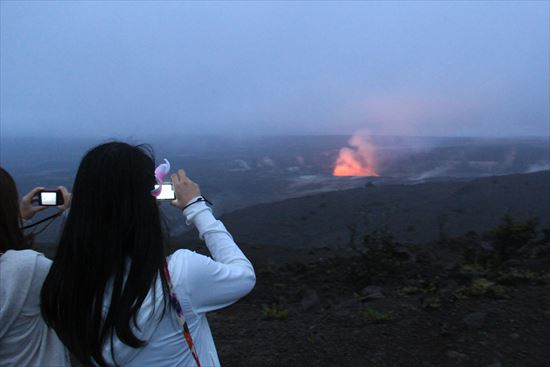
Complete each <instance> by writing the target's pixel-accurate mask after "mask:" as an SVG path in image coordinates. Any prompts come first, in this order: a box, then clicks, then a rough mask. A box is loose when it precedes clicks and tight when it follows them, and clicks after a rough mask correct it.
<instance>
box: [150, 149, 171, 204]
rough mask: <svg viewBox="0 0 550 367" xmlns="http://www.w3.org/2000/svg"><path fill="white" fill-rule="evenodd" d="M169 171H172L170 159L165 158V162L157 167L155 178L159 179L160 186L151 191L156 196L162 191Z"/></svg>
mask: <svg viewBox="0 0 550 367" xmlns="http://www.w3.org/2000/svg"><path fill="white" fill-rule="evenodd" d="M169 172H170V162H168V159H166V158H164V163H161V164H160V165H159V166H158V167H157V168H156V169H155V180H156V181H157V185H159V187H157V188H156V189H154V190H153V191H151V194H152V195H153V196H154V197H157V196H159V195H160V192H161V191H162V183H163V182H164V177H166V176H167V175H168V173H169Z"/></svg>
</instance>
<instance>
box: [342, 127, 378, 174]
mask: <svg viewBox="0 0 550 367" xmlns="http://www.w3.org/2000/svg"><path fill="white" fill-rule="evenodd" d="M349 145H350V146H351V148H350V147H344V148H342V149H340V154H339V155H338V159H337V160H336V165H335V166H334V170H333V171H332V175H333V176H378V172H377V171H376V160H375V157H374V146H373V144H372V143H371V140H370V137H369V136H368V135H367V134H366V133H365V132H359V133H356V134H354V135H353V136H352V137H351V138H350V140H349Z"/></svg>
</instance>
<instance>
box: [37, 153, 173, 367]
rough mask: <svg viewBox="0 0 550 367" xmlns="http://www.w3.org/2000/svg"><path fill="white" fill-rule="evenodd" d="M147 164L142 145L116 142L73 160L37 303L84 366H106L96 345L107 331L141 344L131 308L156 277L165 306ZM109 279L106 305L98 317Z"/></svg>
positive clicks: (157, 220)
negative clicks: (66, 205)
mask: <svg viewBox="0 0 550 367" xmlns="http://www.w3.org/2000/svg"><path fill="white" fill-rule="evenodd" d="M154 168H155V167H154V159H153V157H152V153H151V150H150V149H149V148H147V147H144V146H132V145H129V144H126V143H122V142H110V143H106V144H102V145H99V146H97V147H95V148H93V149H91V150H90V151H88V152H87V153H86V155H85V156H84V158H83V159H82V161H81V162H80V167H79V168H78V172H77V175H76V179H75V182H74V185H73V196H72V202H71V209H70V212H69V215H68V217H67V220H66V223H65V226H64V229H63V231H62V234H61V238H60V240H59V247H58V250H57V255H56V257H55V260H54V262H53V265H52V267H51V269H50V272H49V274H48V276H47V278H46V280H45V282H44V285H43V287H42V293H41V307H42V316H43V317H44V320H45V321H46V323H47V324H48V325H49V326H50V327H52V328H53V329H54V330H55V331H56V332H57V335H58V336H59V338H60V339H61V341H62V342H63V343H64V344H65V345H66V346H67V348H68V349H69V350H70V351H71V353H72V354H73V355H74V356H75V357H76V358H77V359H78V360H79V361H80V362H81V363H84V364H86V365H90V364H93V362H95V363H98V364H100V365H106V362H105V359H104V358H103V355H102V348H103V345H104V343H105V342H108V341H107V338H112V337H113V334H114V333H116V335H117V336H118V338H119V339H120V340H121V341H122V342H123V343H125V344H127V345H129V346H131V347H133V348H139V347H142V346H143V345H144V344H145V342H144V341H143V340H140V339H139V338H138V337H136V335H135V334H134V333H133V332H132V329H131V324H132V323H133V324H134V325H135V326H137V325H136V318H137V313H138V311H139V309H140V307H141V305H142V303H143V301H144V299H145V297H146V296H147V293H148V292H149V291H150V290H151V289H153V291H154V290H155V286H154V284H155V282H156V281H157V279H158V277H159V276H160V278H161V281H162V290H163V293H164V298H163V299H164V302H163V306H162V307H166V305H167V304H168V302H166V300H167V298H166V297H167V295H168V291H167V289H168V288H167V281H166V279H165V277H164V275H163V271H162V269H163V264H164V258H165V248H164V244H165V241H164V237H163V230H162V225H161V218H160V213H159V209H158V206H157V203H156V200H155V198H154V197H153V196H152V195H151V190H152V189H153V188H154V184H155V179H154ZM108 282H112V293H111V294H110V295H109V296H110V298H111V303H110V306H109V310H108V312H107V313H106V315H104V314H103V313H102V309H103V301H104V295H105V291H106V288H107V284H108ZM153 299H155V297H153ZM163 312H164V311H163ZM114 357H115V356H114V355H113V359H114Z"/></svg>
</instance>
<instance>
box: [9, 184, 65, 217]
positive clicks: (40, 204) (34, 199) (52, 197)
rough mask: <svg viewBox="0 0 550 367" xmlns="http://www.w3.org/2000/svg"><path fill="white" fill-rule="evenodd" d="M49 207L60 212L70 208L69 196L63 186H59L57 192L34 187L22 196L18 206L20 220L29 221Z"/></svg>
mask: <svg viewBox="0 0 550 367" xmlns="http://www.w3.org/2000/svg"><path fill="white" fill-rule="evenodd" d="M33 204H37V205H33ZM50 206H55V207H57V209H59V210H61V211H64V210H67V209H68V208H69V207H70V206H71V194H70V193H69V191H68V190H67V188H66V187H65V186H59V187H58V188H57V190H46V189H45V188H44V187H35V188H34V189H32V190H31V191H30V192H28V193H27V194H26V195H25V196H23V198H22V199H21V203H20V204H19V211H20V212H21V218H23V219H25V220H29V219H31V218H32V217H34V216H35V215H36V214H37V213H39V212H41V211H42V210H44V209H47V208H48V207H50Z"/></svg>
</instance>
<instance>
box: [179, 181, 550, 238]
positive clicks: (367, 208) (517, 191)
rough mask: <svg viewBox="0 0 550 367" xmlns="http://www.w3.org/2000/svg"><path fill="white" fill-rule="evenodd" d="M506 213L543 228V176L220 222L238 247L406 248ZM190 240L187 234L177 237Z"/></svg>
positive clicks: (334, 200)
mask: <svg viewBox="0 0 550 367" xmlns="http://www.w3.org/2000/svg"><path fill="white" fill-rule="evenodd" d="M506 213H509V214H511V215H512V216H513V217H514V218H519V219H527V218H529V217H538V218H539V220H540V222H541V223H542V224H544V225H546V226H547V225H550V171H542V172H537V173H531V174H515V175H507V176H493V177H485V178H478V179H470V180H468V181H466V182H464V181H452V180H449V181H445V182H431V183H424V184H417V185H388V186H376V185H374V186H370V185H369V186H366V187H364V188H359V189H352V190H342V191H334V192H327V193H322V194H316V195H311V196H306V197H301V198H295V199H289V200H284V201H280V202H276V203H270V204H261V205H256V206H253V207H249V208H245V209H241V210H237V211H234V212H232V213H228V214H226V215H224V216H223V217H222V218H221V220H222V221H223V223H224V224H225V225H226V227H227V228H228V229H229V231H230V232H231V233H232V234H233V236H234V237H235V238H236V239H238V242H239V243H250V244H261V245H263V244H265V245H270V246H283V247H323V246H329V247H335V246H338V245H341V244H346V243H348V242H349V238H350V227H354V228H356V229H357V230H358V231H359V233H361V232H366V231H372V230H382V229H384V230H387V231H388V232H390V233H391V234H392V235H394V236H395V237H396V238H397V239H399V240H400V241H402V242H406V243H424V242H430V241H434V240H437V239H438V238H439V236H440V235H441V234H442V233H444V234H445V235H448V236H452V237H454V236H461V235H463V234H464V233H466V232H467V231H470V230H475V231H478V232H482V231H485V230H487V229H488V228H493V227H494V226H496V225H497V223H498V221H499V219H500V218H501V217H502V216H503V215H504V214H506ZM195 237H196V234H195V233H194V232H193V231H192V232H190V233H188V234H187V235H184V236H182V238H180V240H181V241H184V242H187V241H189V240H191V239H193V238H195Z"/></svg>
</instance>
